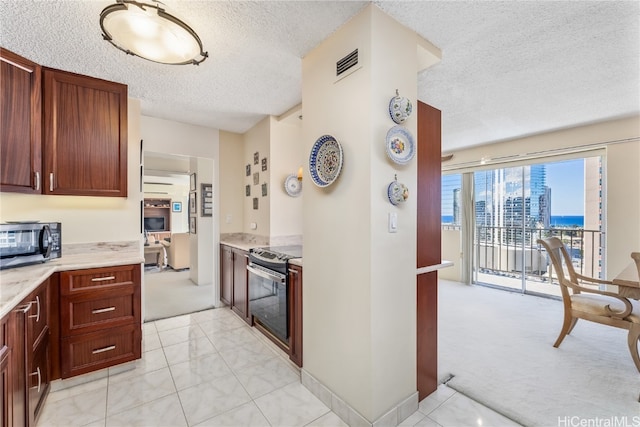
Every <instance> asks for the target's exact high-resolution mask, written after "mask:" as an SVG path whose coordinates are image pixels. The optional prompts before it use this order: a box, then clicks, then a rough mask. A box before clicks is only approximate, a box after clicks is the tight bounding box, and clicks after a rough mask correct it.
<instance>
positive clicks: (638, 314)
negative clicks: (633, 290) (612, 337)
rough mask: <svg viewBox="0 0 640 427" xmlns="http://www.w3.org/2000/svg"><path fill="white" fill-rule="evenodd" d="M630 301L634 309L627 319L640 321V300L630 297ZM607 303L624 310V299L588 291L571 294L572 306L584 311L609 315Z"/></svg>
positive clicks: (617, 309)
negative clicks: (606, 308) (588, 292)
mask: <svg viewBox="0 0 640 427" xmlns="http://www.w3.org/2000/svg"><path fill="white" fill-rule="evenodd" d="M629 301H631V305H632V306H633V311H631V314H630V315H629V316H627V317H626V318H625V320H628V321H630V322H633V323H640V302H638V301H636V300H634V299H629ZM607 305H609V307H611V310H614V311H622V310H624V304H623V303H622V301H620V300H619V299H616V298H613V297H608V296H605V295H595V294H587V293H582V294H575V295H572V296H571V308H572V309H573V310H576V311H581V312H583V313H590V314H595V315H598V316H607V317H609V314H608V313H607V311H606V310H605V306H607Z"/></svg>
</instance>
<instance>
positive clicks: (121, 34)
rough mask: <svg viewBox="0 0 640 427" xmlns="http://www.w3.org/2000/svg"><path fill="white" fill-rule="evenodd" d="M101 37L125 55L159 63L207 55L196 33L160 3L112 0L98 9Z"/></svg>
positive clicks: (176, 62)
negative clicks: (99, 10)
mask: <svg viewBox="0 0 640 427" xmlns="http://www.w3.org/2000/svg"><path fill="white" fill-rule="evenodd" d="M100 28H102V37H103V38H104V39H105V40H106V41H108V42H109V43H111V44H112V45H114V46H115V47H117V48H118V49H120V50H122V51H123V52H125V53H128V54H129V55H136V56H139V57H141V58H144V59H148V60H149V61H153V62H158V63H161V64H172V65H185V64H193V65H199V64H200V63H201V62H202V61H204V60H205V59H207V58H208V57H209V54H208V53H207V52H204V50H203V49H202V42H201V41H200V37H198V35H197V34H196V32H195V31H193V29H191V27H189V26H188V25H187V24H185V23H184V22H182V21H181V20H180V19H178V18H176V17H175V16H173V15H170V14H168V13H167V12H165V11H164V8H163V5H162V3H160V2H158V1H155V0H154V1H153V3H152V4H148V3H141V2H137V1H134V0H116V3H114V4H112V5H109V6H107V7H105V8H104V9H103V10H102V12H101V13H100Z"/></svg>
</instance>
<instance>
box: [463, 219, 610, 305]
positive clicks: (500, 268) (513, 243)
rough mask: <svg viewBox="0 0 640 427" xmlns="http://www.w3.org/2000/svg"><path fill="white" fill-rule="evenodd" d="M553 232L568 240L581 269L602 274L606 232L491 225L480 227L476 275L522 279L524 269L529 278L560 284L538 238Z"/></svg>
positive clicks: (483, 279)
mask: <svg viewBox="0 0 640 427" xmlns="http://www.w3.org/2000/svg"><path fill="white" fill-rule="evenodd" d="M551 236H556V237H558V238H559V239H560V240H562V242H563V243H564V244H565V246H566V248H567V251H568V252H569V254H570V255H571V259H572V262H573V267H574V269H575V270H576V271H577V272H578V273H580V274H583V275H585V276H589V277H598V278H601V274H602V263H601V260H602V253H603V251H602V242H603V236H604V233H602V232H600V231H598V230H584V229H582V228H528V227H524V228H523V227H490V226H478V227H477V228H476V237H475V251H476V254H475V255H476V256H475V268H476V273H477V274H476V278H477V279H478V281H481V282H490V281H491V277H490V276H492V275H495V276H500V277H501V278H507V279H508V278H513V279H518V278H520V279H521V280H522V278H523V273H524V279H525V280H526V281H527V282H529V281H533V282H539V283H540V282H542V283H547V284H557V280H556V279H555V277H556V275H555V273H554V272H553V269H552V268H551V261H550V259H549V257H548V255H547V253H546V252H545V250H544V248H542V247H541V245H539V244H538V243H537V242H536V241H537V240H538V239H540V238H546V237H551ZM502 282H505V280H502ZM495 284H498V285H501V284H502V283H495ZM506 286H507V287H518V286H517V285H506ZM543 292H545V293H546V291H543ZM551 293H554V294H555V293H556V292H551Z"/></svg>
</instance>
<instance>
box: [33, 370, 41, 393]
mask: <svg viewBox="0 0 640 427" xmlns="http://www.w3.org/2000/svg"><path fill="white" fill-rule="evenodd" d="M31 375H37V376H38V386H37V387H31V388H37V389H38V393H40V386H41V385H42V375H41V374H40V366H38V367H37V368H36V372H32V373H31Z"/></svg>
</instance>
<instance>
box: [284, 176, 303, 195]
mask: <svg viewBox="0 0 640 427" xmlns="http://www.w3.org/2000/svg"><path fill="white" fill-rule="evenodd" d="M284 191H286V192H287V194H288V195H290V196H291V197H298V196H299V195H300V192H301V191H302V181H299V180H298V176H297V175H295V174H291V175H289V176H288V177H287V178H286V179H285V180H284Z"/></svg>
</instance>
